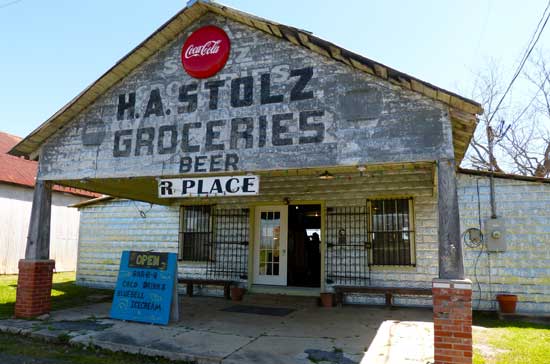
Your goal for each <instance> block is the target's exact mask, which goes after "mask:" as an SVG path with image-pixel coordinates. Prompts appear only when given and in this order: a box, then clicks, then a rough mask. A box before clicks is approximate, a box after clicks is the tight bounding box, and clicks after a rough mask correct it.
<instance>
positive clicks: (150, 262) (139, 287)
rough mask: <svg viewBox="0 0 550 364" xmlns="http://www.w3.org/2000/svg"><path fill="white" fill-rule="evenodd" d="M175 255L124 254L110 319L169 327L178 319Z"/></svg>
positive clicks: (137, 252) (131, 252) (155, 253)
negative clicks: (168, 325) (170, 323)
mask: <svg viewBox="0 0 550 364" xmlns="http://www.w3.org/2000/svg"><path fill="white" fill-rule="evenodd" d="M176 276H177V256H176V254H175V253H158V252H141V251H128V250H126V251H123V252H122V257H121V259H120V269H119V271H118V279H117V284H116V289H115V295H114V298H113V304H112V306H111V312H110V316H111V318H115V319H120V320H128V321H138V322H147V323H152V324H161V325H167V324H168V322H169V321H170V319H171V318H172V320H177V319H178V304H177V299H178V293H177V279H176Z"/></svg>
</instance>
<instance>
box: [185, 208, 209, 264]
mask: <svg viewBox="0 0 550 364" xmlns="http://www.w3.org/2000/svg"><path fill="white" fill-rule="evenodd" d="M211 210H212V207H211V206H210V205H205V206H186V207H182V210H181V211H180V219H181V221H180V233H179V235H180V244H179V259H181V260H187V261H192V262H205V261H208V260H209V259H211V258H212V257H211V255H210V253H211V252H210V249H209V246H210V239H211V236H212V219H211Z"/></svg>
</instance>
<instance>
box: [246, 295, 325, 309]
mask: <svg viewBox="0 0 550 364" xmlns="http://www.w3.org/2000/svg"><path fill="white" fill-rule="evenodd" d="M242 303H243V304H246V305H261V306H285V307H315V306H318V305H319V297H316V296H313V297H312V296H294V295H288V294H269V293H254V292H247V293H246V294H245V295H244V297H243V300H242Z"/></svg>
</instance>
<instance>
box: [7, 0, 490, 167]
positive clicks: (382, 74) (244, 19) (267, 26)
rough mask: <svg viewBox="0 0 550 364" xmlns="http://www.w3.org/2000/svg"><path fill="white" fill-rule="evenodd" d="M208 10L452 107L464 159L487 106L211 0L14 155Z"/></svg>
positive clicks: (34, 148) (178, 18)
mask: <svg viewBox="0 0 550 364" xmlns="http://www.w3.org/2000/svg"><path fill="white" fill-rule="evenodd" d="M208 12H212V13H215V14H218V15H221V16H224V17H226V18H228V19H231V20H234V21H237V22H240V23H243V24H246V25H248V26H250V27H252V28H255V29H258V30H260V31H263V32H265V33H268V34H270V35H273V36H275V37H277V38H280V39H283V40H286V41H289V42H291V43H293V44H295V45H297V46H300V47H305V48H308V49H309V50H311V51H313V52H315V53H318V54H321V55H323V56H325V57H329V58H332V59H334V60H336V61H338V62H341V63H345V64H347V65H348V66H350V67H353V68H355V69H358V70H360V71H363V72H366V73H368V74H371V75H373V76H375V77H379V78H382V79H384V80H387V81H388V82H391V83H392V84H395V85H398V86H400V87H403V88H405V89H409V90H412V91H415V92H418V93H420V94H423V95H425V96H427V97H429V98H431V99H434V100H438V101H440V102H442V103H444V104H447V105H449V107H450V111H451V121H452V126H453V144H454V147H455V159H456V160H457V164H459V163H460V161H461V160H462V158H463V157H464V153H465V152H466V149H467V148H468V145H469V143H470V139H471V137H472V134H473V132H474V130H475V127H476V125H477V117H476V115H479V114H481V113H483V109H482V107H481V105H480V104H479V103H477V102H475V101H472V100H469V99H467V98H465V97H462V96H460V95H457V94H455V93H452V92H449V91H446V90H444V89H442V88H439V87H437V86H434V85H432V84H430V83H428V82H425V81H422V80H419V79H417V78H415V77H412V76H409V75H407V74H405V73H402V72H399V71H397V70H395V69H393V68H390V67H388V66H385V65H383V64H381V63H378V62H375V61H373V60H371V59H368V58H365V57H363V56H361V55H358V54H356V53H353V52H350V51H348V50H346V49H344V48H341V47H339V46H337V45H335V44H333V43H330V42H328V41H325V40H323V39H321V38H318V37H316V36H314V35H313V34H311V33H310V32H308V31H305V30H301V29H297V28H294V27H290V26H286V25H282V24H279V23H276V22H273V21H270V20H267V19H264V18H260V17H256V16H254V15H251V14H247V13H244V12H241V11H239V10H235V9H232V8H230V7H227V6H224V5H221V4H218V3H215V2H210V1H206V0H197V1H195V2H194V3H192V5H188V6H187V7H185V8H184V9H182V10H181V11H180V12H179V13H177V14H176V15H175V16H173V17H172V18H171V19H170V20H168V21H167V22H166V23H165V24H163V25H162V26H161V27H160V28H159V29H157V30H156V31H155V32H154V33H153V34H152V35H151V36H149V37H148V38H147V39H146V40H145V41H143V42H142V43H141V44H139V45H138V46H137V47H136V48H134V49H133V50H132V51H131V52H130V53H128V54H127V55H126V56H124V57H123V58H122V59H121V60H120V61H118V62H117V63H116V64H115V65H114V66H113V67H112V68H111V69H109V70H108V71H107V72H105V73H104V74H103V75H102V76H101V77H100V78H99V79H98V80H96V81H95V82H94V83H92V84H91V85H90V86H88V87H87V88H86V89H85V90H84V91H82V92H81V93H80V94H79V95H77V96H76V97H75V98H74V99H72V100H71V101H70V102H69V103H68V104H67V105H65V106H64V107H63V108H61V110H59V111H58V112H56V113H55V114H54V115H53V116H52V117H50V118H49V119H48V120H46V121H45V122H44V123H43V124H42V125H40V126H39V127H38V128H36V129H35V130H34V131H33V132H31V133H30V134H29V135H28V136H27V137H26V138H25V139H23V140H22V141H21V142H19V143H18V144H17V145H16V146H15V147H14V148H13V149H12V150H11V151H10V154H12V155H16V156H25V157H29V158H31V159H36V158H37V157H38V153H39V148H40V146H41V145H42V143H44V142H45V141H46V140H47V139H48V138H49V137H51V136H52V135H54V134H55V133H56V132H58V131H59V130H60V129H62V128H63V127H65V126H66V125H67V124H68V123H69V122H70V121H71V120H72V119H73V118H74V117H75V116H76V115H77V114H79V113H80V112H82V111H83V110H84V109H86V107H88V106H89V105H91V104H92V103H93V102H94V101H95V100H96V99H97V98H98V97H99V96H101V95H102V94H104V93H105V92H107V90H109V89H110V88H111V87H112V86H114V85H115V84H116V83H117V82H119V81H120V80H122V79H123V78H125V77H126V76H128V75H129V74H130V72H132V71H133V70H134V69H135V68H136V67H138V66H139V65H140V64H141V63H142V62H144V61H145V60H147V59H148V58H149V57H150V56H152V55H153V54H155V53H156V52H157V51H158V50H160V49H161V48H162V47H164V46H165V45H167V44H168V43H169V42H170V41H172V40H173V39H174V38H175V37H177V36H178V35H179V34H180V33H181V32H182V31H184V30H185V29H186V28H187V27H188V26H190V25H191V24H192V23H194V22H195V21H196V20H198V19H199V18H200V17H202V16H203V15H205V14H206V13H208Z"/></svg>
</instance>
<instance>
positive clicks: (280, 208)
mask: <svg viewBox="0 0 550 364" xmlns="http://www.w3.org/2000/svg"><path fill="white" fill-rule="evenodd" d="M262 212H279V213H280V230H279V274H278V275H265V274H260V246H261V243H260V234H261V226H260V225H261V222H262V219H261V216H262ZM254 225H255V226H254V259H253V264H254V283H255V284H268V285H277V286H286V285H287V261H288V259H287V250H288V206H287V205H274V206H257V207H256V208H255V219H254Z"/></svg>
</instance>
